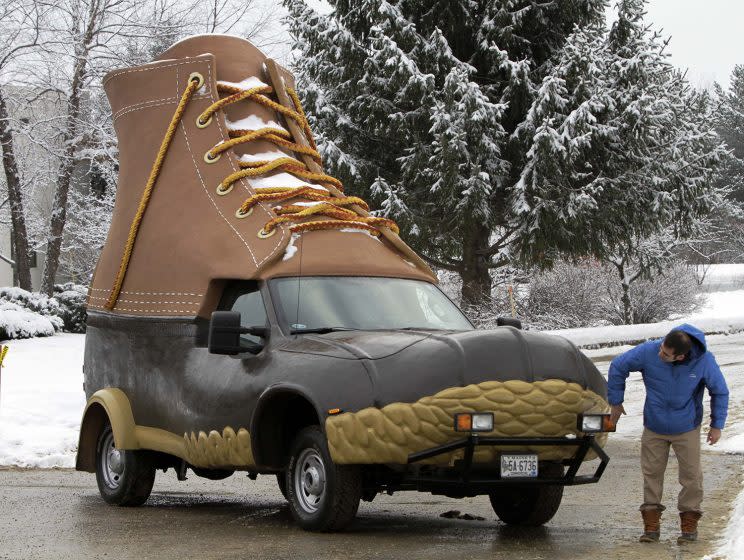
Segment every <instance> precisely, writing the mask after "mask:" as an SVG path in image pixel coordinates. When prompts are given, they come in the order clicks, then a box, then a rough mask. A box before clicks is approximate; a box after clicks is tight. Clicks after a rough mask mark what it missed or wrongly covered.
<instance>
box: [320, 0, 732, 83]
mask: <svg viewBox="0 0 744 560" xmlns="http://www.w3.org/2000/svg"><path fill="white" fill-rule="evenodd" d="M307 2H308V4H310V5H311V6H312V7H313V8H315V9H319V10H320V11H322V12H326V11H328V10H330V6H328V4H327V2H325V0H307ZM615 2H616V0H610V5H611V7H610V8H608V13H607V20H608V23H610V22H612V21H614V19H616V18H615V16H614V5H615ZM647 6H648V7H647V10H648V14H647V16H646V19H647V21H648V22H649V23H652V24H654V26H655V27H656V28H661V30H662V31H663V34H664V36H666V37H669V36H671V38H672V40H671V42H670V43H669V47H668V52H669V53H670V54H671V61H672V63H674V64H676V65H677V66H679V67H680V68H686V69H688V78H689V80H690V83H692V84H693V85H694V86H697V87H704V88H708V87H711V86H712V85H713V82H718V83H720V84H721V85H722V86H724V87H728V84H729V77H730V76H731V71H732V70H733V69H734V65H735V64H744V0H649V2H648V5H647Z"/></svg>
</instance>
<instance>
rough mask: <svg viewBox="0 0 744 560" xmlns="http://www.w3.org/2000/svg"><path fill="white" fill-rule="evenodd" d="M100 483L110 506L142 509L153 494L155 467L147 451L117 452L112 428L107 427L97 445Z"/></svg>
mask: <svg viewBox="0 0 744 560" xmlns="http://www.w3.org/2000/svg"><path fill="white" fill-rule="evenodd" d="M96 481H97V482H98V491H99V492H100V493H101V497H102V498H103V499H104V501H105V502H106V503H108V504H112V505H116V506H141V505H142V504H144V503H145V502H146V501H147V498H149V497H150V492H152V485H153V484H154V482H155V467H154V466H153V465H152V461H150V459H149V457H148V453H147V452H146V451H123V450H119V449H116V448H115V447H114V436H113V432H112V431H111V426H108V425H107V426H106V427H105V428H104V429H103V431H102V432H101V434H100V435H99V436H98V443H97V445H96Z"/></svg>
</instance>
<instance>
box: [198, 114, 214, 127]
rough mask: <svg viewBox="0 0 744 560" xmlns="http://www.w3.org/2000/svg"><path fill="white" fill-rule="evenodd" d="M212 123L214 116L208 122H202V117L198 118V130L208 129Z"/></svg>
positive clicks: (210, 116)
mask: <svg viewBox="0 0 744 560" xmlns="http://www.w3.org/2000/svg"><path fill="white" fill-rule="evenodd" d="M211 123H212V115H209V118H208V119H207V120H206V121H202V120H201V117H196V128H207V127H208V126H209V125H210V124H211Z"/></svg>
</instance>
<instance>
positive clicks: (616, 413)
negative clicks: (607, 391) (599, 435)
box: [610, 404, 720, 434]
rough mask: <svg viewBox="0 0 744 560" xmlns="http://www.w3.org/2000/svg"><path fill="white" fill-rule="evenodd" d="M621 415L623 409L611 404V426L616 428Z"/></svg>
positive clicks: (623, 411)
mask: <svg viewBox="0 0 744 560" xmlns="http://www.w3.org/2000/svg"><path fill="white" fill-rule="evenodd" d="M621 414H625V408H624V407H623V405H621V404H613V405H611V406H610V422H612V425H613V426H617V421H618V420H620V415H621ZM719 434H720V432H719Z"/></svg>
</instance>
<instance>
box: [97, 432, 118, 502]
mask: <svg viewBox="0 0 744 560" xmlns="http://www.w3.org/2000/svg"><path fill="white" fill-rule="evenodd" d="M101 462H102V463H103V464H102V465H101V470H102V471H103V472H102V474H103V479H104V481H105V482H106V486H108V487H109V488H111V489H116V488H118V487H119V481H120V480H121V477H122V476H123V475H124V453H123V452H122V451H120V450H118V449H116V447H114V434H113V433H111V432H109V433H108V434H106V438H105V439H104V440H103V445H102V446H101Z"/></svg>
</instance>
